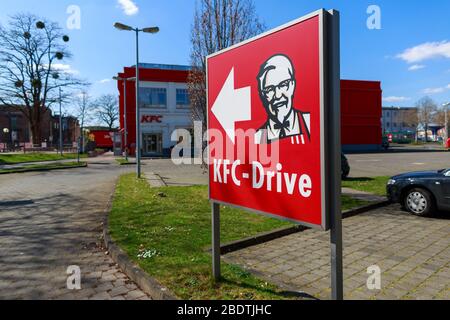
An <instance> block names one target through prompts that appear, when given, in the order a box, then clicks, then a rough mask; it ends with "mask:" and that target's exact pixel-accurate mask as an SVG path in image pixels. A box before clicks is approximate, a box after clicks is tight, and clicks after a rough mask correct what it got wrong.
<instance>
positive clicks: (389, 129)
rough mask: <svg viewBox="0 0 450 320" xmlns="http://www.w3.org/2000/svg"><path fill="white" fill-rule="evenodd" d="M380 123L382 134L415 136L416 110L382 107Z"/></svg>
mask: <svg viewBox="0 0 450 320" xmlns="http://www.w3.org/2000/svg"><path fill="white" fill-rule="evenodd" d="M381 123H382V130H383V133H384V134H403V135H415V133H416V131H417V124H418V118H417V108H400V107H383V111H382V119H381Z"/></svg>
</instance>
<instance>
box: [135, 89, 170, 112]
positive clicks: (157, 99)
mask: <svg viewBox="0 0 450 320" xmlns="http://www.w3.org/2000/svg"><path fill="white" fill-rule="evenodd" d="M139 107H140V108H166V107H167V90H166V89H165V88H140V89H139Z"/></svg>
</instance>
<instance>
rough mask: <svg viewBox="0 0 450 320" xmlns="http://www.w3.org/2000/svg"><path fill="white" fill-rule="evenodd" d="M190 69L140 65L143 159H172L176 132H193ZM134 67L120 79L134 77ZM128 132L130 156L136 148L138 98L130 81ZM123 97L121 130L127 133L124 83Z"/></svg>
mask: <svg viewBox="0 0 450 320" xmlns="http://www.w3.org/2000/svg"><path fill="white" fill-rule="evenodd" d="M190 70H191V68H190V67H189V66H176V65H161V64H148V63H142V64H140V78H141V81H140V89H139V99H140V103H139V109H140V115H141V116H140V119H139V121H140V123H141V132H140V135H139V139H140V142H141V146H142V155H143V156H147V157H153V156H169V155H170V150H171V147H172V146H174V145H175V144H176V142H174V141H172V139H171V137H172V133H173V132H174V131H175V130H177V129H186V130H192V128H193V124H192V114H191V108H190V100H189V95H188V90H187V80H188V76H189V71H190ZM135 71H136V70H135V67H126V68H124V71H123V72H122V73H119V74H118V76H119V77H120V78H131V77H134V76H135ZM126 85H127V89H126V90H127V112H126V114H127V129H128V130H127V131H128V141H127V142H126V144H127V146H128V149H129V150H130V153H131V154H134V153H135V147H136V130H135V128H136V112H135V110H136V95H135V83H134V82H132V81H127V83H126ZM118 89H119V95H120V99H119V102H120V128H121V130H123V129H124V124H125V122H124V98H123V97H124V94H123V93H124V91H123V90H124V89H123V81H119V82H118Z"/></svg>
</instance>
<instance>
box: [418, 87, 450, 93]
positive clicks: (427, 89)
mask: <svg viewBox="0 0 450 320" xmlns="http://www.w3.org/2000/svg"><path fill="white" fill-rule="evenodd" d="M445 89H446V88H443V87H439V88H426V89H424V90H423V93H425V94H437V93H442V92H444V91H445Z"/></svg>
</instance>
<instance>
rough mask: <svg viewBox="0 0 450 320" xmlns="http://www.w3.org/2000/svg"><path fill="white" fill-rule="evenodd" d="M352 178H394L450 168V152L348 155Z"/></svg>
mask: <svg viewBox="0 0 450 320" xmlns="http://www.w3.org/2000/svg"><path fill="white" fill-rule="evenodd" d="M347 158H348V160H349V163H350V168H351V171H350V177H353V178H357V177H377V176H393V175H397V174H400V173H405V172H410V171H421V170H439V169H445V168H450V152H395V153H390V152H388V153H369V154H350V155H347Z"/></svg>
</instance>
